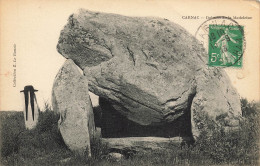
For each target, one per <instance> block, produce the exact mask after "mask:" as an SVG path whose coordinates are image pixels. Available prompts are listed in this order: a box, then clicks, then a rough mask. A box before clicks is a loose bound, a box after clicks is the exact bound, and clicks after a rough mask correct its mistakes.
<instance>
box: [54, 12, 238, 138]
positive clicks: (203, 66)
mask: <svg viewBox="0 0 260 166" xmlns="http://www.w3.org/2000/svg"><path fill="white" fill-rule="evenodd" d="M57 49H58V51H59V53H60V54H62V55H63V56H64V57H65V58H70V59H72V60H73V61H74V62H75V63H76V64H77V65H78V66H79V67H80V68H81V69H83V70H84V74H85V76H86V77H87V78H88V84H89V90H90V91H91V92H93V93H95V94H96V95H98V96H100V97H102V98H104V99H106V100H108V101H109V105H110V106H111V107H113V109H114V110H116V111H117V112H118V113H119V114H120V115H121V116H123V117H125V118H126V119H128V120H130V121H132V122H134V123H135V124H138V125H141V126H164V125H168V124H171V123H173V122H175V121H178V120H179V119H180V118H181V117H183V116H187V117H188V119H189V120H188V122H187V123H188V124H189V125H190V127H191V130H192V134H193V135H194V136H198V135H199V133H200V132H201V130H202V129H205V128H207V127H208V126H207V125H206V124H205V122H204V121H205V120H207V119H209V120H212V121H213V122H214V123H215V124H216V125H222V126H223V127H224V128H225V129H226V128H231V129H232V128H235V127H236V126H238V123H239V119H240V117H241V107H240V100H239V95H238V94H237V92H236V90H235V89H234V88H233V87H232V86H231V83H230V81H229V78H228V76H227V75H226V73H225V71H224V70H222V69H220V68H215V67H209V66H208V65H207V61H208V60H207V53H206V51H205V49H204V48H203V46H202V45H200V44H199V42H198V41H197V40H196V38H195V37H193V36H192V35H191V34H189V33H188V32H187V31H186V30H185V29H184V28H182V27H181V26H179V25H177V24H175V23H173V22H170V21H168V20H167V19H160V18H151V17H150V18H149V17H126V16H121V15H116V14H107V13H99V12H91V11H87V10H80V11H79V13H77V14H73V15H71V16H70V17H69V19H68V23H67V25H66V26H65V27H64V29H63V30H62V31H61V34H60V38H59V42H58V45H57ZM86 84H87V83H86ZM182 119H183V118H182ZM184 119H185V118H184Z"/></svg>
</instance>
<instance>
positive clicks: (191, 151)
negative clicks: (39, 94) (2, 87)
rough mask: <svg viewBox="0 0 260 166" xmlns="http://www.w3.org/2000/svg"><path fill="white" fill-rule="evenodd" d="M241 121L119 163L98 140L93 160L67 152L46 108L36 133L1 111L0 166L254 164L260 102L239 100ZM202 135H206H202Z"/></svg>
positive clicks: (12, 114) (18, 118) (54, 118)
mask: <svg viewBox="0 0 260 166" xmlns="http://www.w3.org/2000/svg"><path fill="white" fill-rule="evenodd" d="M241 103H242V106H241V107H242V110H243V116H244V117H245V120H244V121H243V122H241V124H240V130H239V131H236V132H235V131H234V132H228V133H224V132H222V131H221V130H213V131H211V132H213V136H212V137H205V135H207V134H206V133H205V134H202V136H201V137H200V138H199V139H198V141H197V142H196V143H195V144H194V145H193V146H189V147H188V146H176V145H174V144H173V145H172V147H169V149H170V150H169V151H153V152H147V153H138V154H135V155H134V156H132V157H130V158H128V159H123V160H121V161H115V160H111V159H109V158H108V157H106V154H107V153H108V152H109V150H108V149H107V148H106V145H103V144H102V143H101V142H100V140H96V141H95V142H94V143H93V144H92V147H91V148H92V153H93V157H92V159H89V160H87V159H85V158H83V157H79V156H76V155H74V154H73V153H72V152H71V151H70V150H69V149H67V148H66V146H65V144H64V142H63V140H62V137H61V135H60V133H59V131H58V128H57V122H58V118H59V117H58V116H57V115H54V114H53V112H51V110H50V108H49V107H48V106H47V107H46V110H45V112H42V113H41V115H40V121H39V123H38V126H37V127H36V129H35V130H32V131H28V130H25V126H24V123H23V113H22V112H0V123H1V125H0V127H1V130H0V135H1V144H0V146H1V147H0V148H1V165H26V166H27V165H33V166H35V165H48V166H51V165H102V166H103V165H138V166H139V165H162V166H164V165H258V159H259V144H258V141H259V140H258V138H259V128H258V127H259V121H258V119H259V115H260V113H259V112H260V110H259V108H260V104H259V103H253V102H251V103H249V102H247V100H245V99H243V100H241ZM205 132H207V131H205Z"/></svg>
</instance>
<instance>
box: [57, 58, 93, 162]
mask: <svg viewBox="0 0 260 166" xmlns="http://www.w3.org/2000/svg"><path fill="white" fill-rule="evenodd" d="M52 106H53V109H54V111H56V112H58V113H60V120H59V129H60V132H61V135H62V137H63V139H64V142H65V144H66V145H67V146H68V147H69V149H71V150H72V151H74V152H76V153H77V154H80V155H87V156H88V157H90V156H91V150H90V142H91V140H92V139H93V137H94V133H95V123H94V114H93V108H92V104H91V100H90V97H89V94H88V81H87V79H86V77H83V75H82V74H81V73H80V71H79V70H78V68H77V66H76V64H75V63H74V62H73V61H72V60H66V62H65V63H64V65H63V66H62V67H61V69H60V70H59V72H58V74H57V76H56V78H55V81H54V84H53V89H52Z"/></svg>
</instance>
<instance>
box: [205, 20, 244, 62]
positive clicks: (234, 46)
mask: <svg viewBox="0 0 260 166" xmlns="http://www.w3.org/2000/svg"><path fill="white" fill-rule="evenodd" d="M240 28H244V27H242V26H240V27H238V26H235V25H234V26H229V25H209V39H208V40H209V42H208V65H209V66H231V65H232V66H233V67H242V58H243V57H242V54H243V34H242V33H241V31H240Z"/></svg>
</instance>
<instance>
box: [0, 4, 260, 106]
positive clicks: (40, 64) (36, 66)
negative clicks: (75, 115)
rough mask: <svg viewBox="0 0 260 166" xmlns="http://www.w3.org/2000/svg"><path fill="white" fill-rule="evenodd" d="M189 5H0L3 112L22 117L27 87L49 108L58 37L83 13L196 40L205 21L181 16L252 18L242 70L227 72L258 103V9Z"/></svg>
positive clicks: (59, 57)
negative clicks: (177, 31)
mask: <svg viewBox="0 0 260 166" xmlns="http://www.w3.org/2000/svg"><path fill="white" fill-rule="evenodd" d="M235 2H236V3H235ZM186 4H187V5H186ZM186 4H185V5H183V1H175V2H172V1H168V0H165V1H161V2H159V1H157V0H146V1H137V0H136V1H135V0H134V1H118V0H114V1H110V0H109V1H89V0H86V1H79V0H75V1H72V0H64V1H61V0H56V1H43V0H38V1H32V0H20V1H18V0H10V1H3V0H0V20H1V22H0V28H1V33H0V51H1V59H0V60H1V61H0V63H1V66H0V85H1V86H0V88H1V89H0V110H2V111H3V110H5V111H8V110H16V111H22V110H23V106H24V100H23V95H22V93H20V90H22V89H23V88H24V86H26V85H33V86H34V87H35V89H38V90H39V91H38V92H36V96H37V100H38V103H39V106H40V108H43V107H44V103H49V104H51V89H52V85H53V81H54V78H55V76H56V74H57V73H58V70H59V69H60V67H61V66H62V64H63V63H64V61H65V58H63V57H62V55H60V54H59V53H58V52H57V50H56V45H57V42H58V38H59V35H60V31H61V30H62V29H63V27H64V25H65V24H66V23H67V19H68V17H69V16H70V15H71V14H72V13H75V12H77V11H78V9H80V8H84V9H88V10H92V11H100V12H108V13H117V14H122V15H126V16H155V17H161V18H166V19H168V20H170V21H173V22H175V23H178V24H180V25H181V26H183V27H184V28H185V29H187V31H188V32H190V33H191V34H193V35H194V34H195V32H196V30H197V28H198V27H199V26H200V25H201V24H202V22H204V21H205V18H204V19H202V18H201V19H183V18H184V17H183V16H199V17H205V16H219V15H225V16H231V17H232V16H241V15H242V16H243V15H244V16H252V19H251V20H237V21H238V22H239V23H240V24H241V25H244V26H245V35H246V42H247V46H246V50H245V55H244V59H243V63H244V64H243V68H242V69H236V68H226V69H225V70H226V72H227V73H228V75H229V77H230V79H231V83H232V84H233V86H234V87H235V88H236V89H237V91H238V93H239V94H240V96H241V97H244V98H247V99H249V100H255V101H258V100H259V37H258V38H257V36H259V13H258V11H259V4H256V3H254V2H253V1H252V2H250V1H232V0H230V1H226V3H220V2H218V1H196V2H194V1H186ZM219 6H221V8H220V7H219ZM14 45H15V46H14ZM14 47H15V49H14ZM14 50H15V51H14ZM14 52H15V53H14ZM14 54H15V56H14ZM14 58H15V59H14ZM14 61H15V62H14ZM14 65H16V67H14ZM14 70H15V71H14ZM91 97H92V101H93V103H94V105H97V103H98V100H97V97H96V96H94V95H92V94H91Z"/></svg>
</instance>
